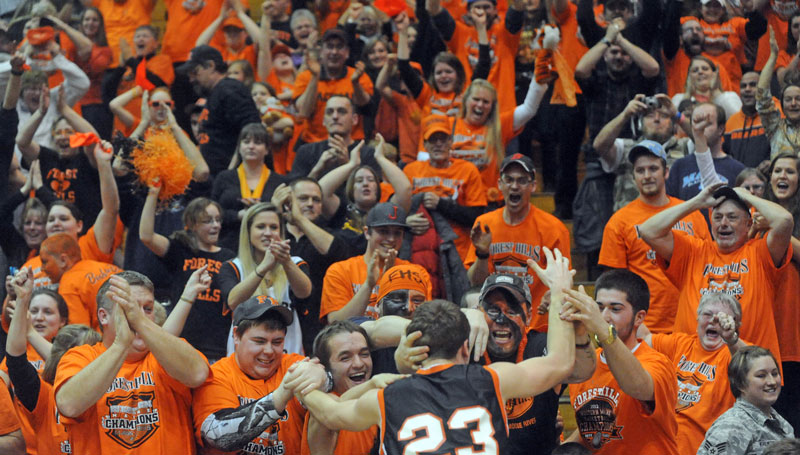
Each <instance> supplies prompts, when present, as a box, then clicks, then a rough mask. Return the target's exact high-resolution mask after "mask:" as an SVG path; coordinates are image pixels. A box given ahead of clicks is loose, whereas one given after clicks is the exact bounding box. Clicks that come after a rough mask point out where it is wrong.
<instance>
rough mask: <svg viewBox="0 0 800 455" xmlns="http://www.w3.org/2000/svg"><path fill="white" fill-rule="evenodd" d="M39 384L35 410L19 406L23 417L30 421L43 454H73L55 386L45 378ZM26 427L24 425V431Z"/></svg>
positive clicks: (29, 423)
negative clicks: (57, 405) (62, 420)
mask: <svg viewBox="0 0 800 455" xmlns="http://www.w3.org/2000/svg"><path fill="white" fill-rule="evenodd" d="M39 384H40V385H39V398H38V400H37V401H36V407H35V408H33V411H28V410H27V409H26V408H25V406H22V405H21V404H19V405H18V406H17V409H19V410H20V412H21V419H24V420H25V421H27V422H28V425H29V426H30V429H31V431H32V432H33V435H34V440H35V441H36V450H37V452H38V453H40V454H42V455H56V454H71V453H73V452H72V445H71V444H70V442H69V438H68V435H67V429H66V428H65V427H64V425H63V424H62V423H61V417H60V415H59V413H58V409H56V396H55V394H54V392H53V390H54V389H53V386H52V385H51V384H48V383H46V382H44V380H40V381H39ZM24 429H25V427H24V425H23V431H24ZM26 444H27V438H26ZM29 449H30V447H29ZM28 453H30V450H28Z"/></svg>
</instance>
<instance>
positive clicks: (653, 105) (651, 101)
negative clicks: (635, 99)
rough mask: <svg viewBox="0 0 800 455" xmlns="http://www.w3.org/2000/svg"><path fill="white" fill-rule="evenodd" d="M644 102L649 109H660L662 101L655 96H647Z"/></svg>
mask: <svg viewBox="0 0 800 455" xmlns="http://www.w3.org/2000/svg"><path fill="white" fill-rule="evenodd" d="M642 102H643V103H644V104H645V106H647V109H658V108H660V107H661V101H659V100H658V98H656V97H655V96H645V97H644V99H643V100H642Z"/></svg>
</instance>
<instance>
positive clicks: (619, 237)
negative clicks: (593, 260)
mask: <svg viewBox="0 0 800 455" xmlns="http://www.w3.org/2000/svg"><path fill="white" fill-rule="evenodd" d="M626 227H627V226H624V225H622V223H621V222H620V220H619V218H618V217H614V216H612V217H611V219H610V220H608V223H606V227H605V228H604V229H603V243H602V245H601V246H600V257H599V259H598V260H597V263H598V264H600V265H604V266H606V267H614V268H616V269H624V268H627V267H628V255H627V253H628V246H627V245H626V243H625V235H624V233H623V232H621V230H622V229H625V228H626Z"/></svg>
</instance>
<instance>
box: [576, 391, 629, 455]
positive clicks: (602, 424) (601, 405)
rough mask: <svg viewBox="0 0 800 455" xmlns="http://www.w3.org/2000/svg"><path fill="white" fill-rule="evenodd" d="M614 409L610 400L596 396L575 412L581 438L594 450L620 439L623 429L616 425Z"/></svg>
mask: <svg viewBox="0 0 800 455" xmlns="http://www.w3.org/2000/svg"><path fill="white" fill-rule="evenodd" d="M614 407H615V404H614V402H613V401H612V400H611V399H610V398H607V397H603V396H596V397H594V398H592V399H591V400H590V401H588V402H586V404H584V405H583V406H581V407H580V409H578V411H577V412H575V420H576V421H577V422H578V430H579V431H580V432H581V436H582V437H583V439H584V440H585V441H587V442H589V443H590V444H591V446H592V447H593V448H594V449H599V448H601V447H603V446H604V445H605V444H606V443H608V442H609V441H612V440H615V439H620V440H621V439H622V429H623V428H624V427H623V426H619V425H617V415H616V414H615V413H614Z"/></svg>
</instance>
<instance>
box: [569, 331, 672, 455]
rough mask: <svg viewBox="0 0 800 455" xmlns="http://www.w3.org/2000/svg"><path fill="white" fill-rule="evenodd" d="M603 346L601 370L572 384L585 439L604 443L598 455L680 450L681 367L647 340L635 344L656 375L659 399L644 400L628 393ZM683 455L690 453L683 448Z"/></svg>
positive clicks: (639, 357) (640, 358) (638, 355)
mask: <svg viewBox="0 0 800 455" xmlns="http://www.w3.org/2000/svg"><path fill="white" fill-rule="evenodd" d="M601 351H602V350H601V349H598V350H597V353H598V354H597V357H598V360H597V369H596V370H595V372H594V374H593V375H592V377H591V378H590V379H589V380H588V381H585V382H582V383H580V384H570V385H569V397H570V401H571V402H572V407H573V409H575V420H576V422H577V424H578V429H577V431H579V432H580V435H581V440H582V442H583V444H584V445H585V446H586V447H592V443H593V442H595V441H598V442H600V443H601V444H602V447H601V448H600V449H599V450H594V451H593V452H592V453H595V454H623V453H635V454H637V455H678V448H677V445H676V443H675V439H676V436H677V432H678V424H677V422H676V420H675V397H676V396H677V387H676V384H675V369H674V367H673V366H672V364H671V363H670V361H669V359H667V358H666V357H665V356H664V355H663V354H660V353H658V352H656V351H655V350H653V348H651V347H650V346H648V345H647V343H644V342H641V343H639V345H638V346H637V347H636V348H634V349H633V355H634V356H635V357H636V360H638V361H639V363H640V364H641V365H642V367H644V369H645V370H647V372H648V373H649V374H650V377H652V378H653V393H654V400H653V401H654V402H653V404H652V406H653V408H654V409H653V410H652V412H651V411H649V410H648V409H647V408H646V407H645V406H644V404H643V403H642V402H641V401H639V400H637V399H635V398H632V397H631V396H629V395H627V394H625V392H623V391H622V389H621V388H620V386H619V383H618V382H617V380H616V379H615V378H614V375H613V374H612V373H611V369H610V368H609V367H608V364H607V363H606V361H605V358H604V357H603V356H602V354H601ZM681 455H685V453H684V452H681Z"/></svg>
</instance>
